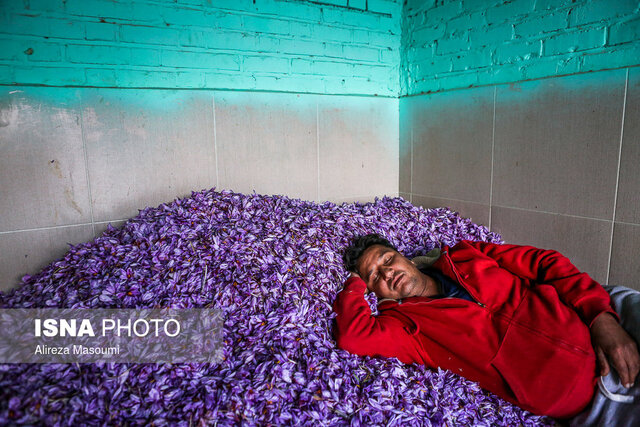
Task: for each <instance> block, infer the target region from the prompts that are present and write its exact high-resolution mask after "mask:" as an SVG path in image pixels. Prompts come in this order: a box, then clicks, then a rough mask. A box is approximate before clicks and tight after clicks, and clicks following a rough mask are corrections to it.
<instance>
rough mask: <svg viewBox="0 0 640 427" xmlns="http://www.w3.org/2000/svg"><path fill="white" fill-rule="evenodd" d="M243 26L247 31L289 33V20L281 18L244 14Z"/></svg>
mask: <svg viewBox="0 0 640 427" xmlns="http://www.w3.org/2000/svg"><path fill="white" fill-rule="evenodd" d="M242 28H243V29H244V30H245V31H250V32H255V33H267V34H281V35H289V34H290V31H289V22H288V21H284V20H281V19H272V18H260V17H257V16H244V17H243V18H242Z"/></svg>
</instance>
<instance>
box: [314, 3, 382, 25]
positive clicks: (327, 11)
mask: <svg viewBox="0 0 640 427" xmlns="http://www.w3.org/2000/svg"><path fill="white" fill-rule="evenodd" d="M381 18H382V17H381V15H375V14H371V13H367V14H365V13H362V12H360V11H357V10H348V9H336V8H323V9H322V22H325V23H329V24H332V23H333V24H342V25H348V26H352V27H359V28H368V29H370V30H379V29H380V28H386V27H383V26H382V20H381ZM385 22H387V21H385Z"/></svg>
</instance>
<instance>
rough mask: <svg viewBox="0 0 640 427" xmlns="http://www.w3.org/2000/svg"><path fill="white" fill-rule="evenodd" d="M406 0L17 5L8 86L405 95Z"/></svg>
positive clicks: (96, 0) (0, 65)
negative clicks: (402, 58) (402, 84)
mask: <svg viewBox="0 0 640 427" xmlns="http://www.w3.org/2000/svg"><path fill="white" fill-rule="evenodd" d="M401 12H402V5H401V2H400V0H325V1H307V0H287V1H285V0H137V1H133V0H129V1H127V0H121V1H112V0H7V1H2V2H1V3H0V84H2V85H45V86H81V87H82V86H87V87H118V88H132V87H136V88H207V89H242V90H270V91H286V92H289V91H290V92H305V93H323V94H362V95H382V96H397V94H398V92H399V78H400V73H399V63H400V36H401V29H400V24H401Z"/></svg>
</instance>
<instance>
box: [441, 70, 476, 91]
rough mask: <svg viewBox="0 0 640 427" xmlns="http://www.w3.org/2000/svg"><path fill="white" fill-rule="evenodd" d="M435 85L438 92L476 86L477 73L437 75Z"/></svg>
mask: <svg viewBox="0 0 640 427" xmlns="http://www.w3.org/2000/svg"><path fill="white" fill-rule="evenodd" d="M435 83H436V84H437V87H438V90H450V89H461V88H467V87H472V86H477V85H478V71H476V70H473V71H469V72H465V73H448V74H442V75H437V76H436V77H435Z"/></svg>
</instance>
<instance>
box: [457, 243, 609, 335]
mask: <svg viewBox="0 0 640 427" xmlns="http://www.w3.org/2000/svg"><path fill="white" fill-rule="evenodd" d="M467 243H468V244H469V245H471V246H472V247H474V248H476V249H477V250H479V251H480V252H482V253H483V254H485V255H487V256H489V257H490V258H493V259H494V260H495V261H496V262H497V263H498V265H500V267H502V268H504V269H505V270H508V271H510V272H511V273H513V274H515V275H517V276H519V277H522V278H525V279H530V280H531V281H533V282H535V283H545V284H549V285H552V286H553V287H555V289H556V291H557V292H558V295H559V296H560V298H561V299H562V300H563V301H564V302H565V304H567V305H569V306H570V307H572V308H573V309H574V310H575V311H576V312H577V313H578V315H580V317H581V318H582V320H583V321H584V322H585V323H586V324H587V325H588V326H589V327H590V326H591V325H592V323H593V321H594V320H595V318H596V317H598V316H599V315H600V314H602V313H611V314H612V315H613V316H614V317H616V319H618V320H619V317H618V315H617V314H616V312H615V311H614V310H613V309H612V308H611V299H610V298H609V294H608V293H607V291H605V290H604V288H603V287H602V286H601V285H600V284H599V283H598V282H596V281H595V280H593V279H592V278H591V277H589V275H588V274H587V273H582V272H580V270H578V268H577V267H576V266H575V265H573V264H572V263H571V261H569V259H568V258H566V257H565V256H563V255H562V254H560V253H559V252H558V251H554V250H546V249H538V248H535V247H533V246H519V245H498V244H495V243H486V242H467Z"/></svg>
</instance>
